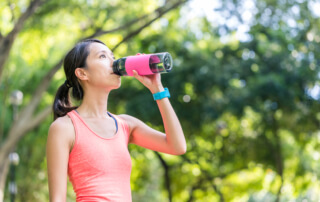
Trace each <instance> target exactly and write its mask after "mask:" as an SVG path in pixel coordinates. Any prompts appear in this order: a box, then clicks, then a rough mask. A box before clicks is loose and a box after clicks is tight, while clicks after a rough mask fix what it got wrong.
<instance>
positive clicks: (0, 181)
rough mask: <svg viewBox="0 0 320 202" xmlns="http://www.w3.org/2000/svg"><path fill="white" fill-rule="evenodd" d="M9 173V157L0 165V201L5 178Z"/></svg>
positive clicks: (2, 196) (2, 195)
mask: <svg viewBox="0 0 320 202" xmlns="http://www.w3.org/2000/svg"><path fill="white" fill-rule="evenodd" d="M8 172H9V156H7V158H6V159H4V161H3V162H2V163H1V164H0V201H3V198H4V190H5V186H6V178H7V175H8Z"/></svg>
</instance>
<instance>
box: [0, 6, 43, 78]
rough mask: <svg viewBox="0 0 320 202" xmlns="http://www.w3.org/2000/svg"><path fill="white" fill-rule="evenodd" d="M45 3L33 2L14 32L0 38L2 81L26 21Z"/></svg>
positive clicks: (16, 24) (21, 17)
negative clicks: (7, 63)
mask: <svg viewBox="0 0 320 202" xmlns="http://www.w3.org/2000/svg"><path fill="white" fill-rule="evenodd" d="M42 3H44V1H42V0H33V1H32V2H30V5H29V7H28V8H27V10H26V11H25V12H24V13H23V14H22V15H21V16H20V18H19V19H18V20H17V22H16V23H15V25H14V27H13V29H12V31H11V32H10V33H9V34H8V35H7V36H6V37H3V36H2V37H1V38H0V81H1V77H2V72H3V68H4V65H5V63H6V61H7V59H8V57H9V53H10V50H11V48H12V45H13V42H14V40H15V38H16V36H17V35H18V33H19V32H20V31H21V29H22V27H23V25H24V23H25V21H26V20H27V19H28V18H29V17H30V16H32V14H33V13H34V12H35V10H36V9H37V8H38V7H39V6H40V5H41V4H42Z"/></svg>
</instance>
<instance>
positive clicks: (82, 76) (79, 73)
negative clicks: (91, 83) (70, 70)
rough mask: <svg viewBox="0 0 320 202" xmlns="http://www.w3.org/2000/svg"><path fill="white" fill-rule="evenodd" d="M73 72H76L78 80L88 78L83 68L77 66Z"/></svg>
mask: <svg viewBox="0 0 320 202" xmlns="http://www.w3.org/2000/svg"><path fill="white" fill-rule="evenodd" d="M74 73H75V74H76V76H77V77H78V79H80V80H88V77H87V72H86V70H85V69H83V68H77V69H76V70H75V71H74Z"/></svg>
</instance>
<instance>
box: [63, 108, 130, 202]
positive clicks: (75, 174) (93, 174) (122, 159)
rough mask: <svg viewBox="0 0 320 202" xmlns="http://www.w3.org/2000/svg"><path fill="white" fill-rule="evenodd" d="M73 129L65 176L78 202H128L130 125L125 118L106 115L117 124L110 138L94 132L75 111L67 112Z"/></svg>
mask: <svg viewBox="0 0 320 202" xmlns="http://www.w3.org/2000/svg"><path fill="white" fill-rule="evenodd" d="M68 116H69V117H70V118H71V120H72V123H73V125H74V128H75V134H76V136H75V143H74V146H73V149H72V151H71V153H70V155H69V163H68V175H69V180H70V182H71V183H72V185H73V190H74V192H75V193H76V200H77V202H81V201H99V202H100V201H120V202H130V201H132V199H131V188H130V174H131V166H132V165H131V158H130V154H129V151H128V142H129V128H128V125H127V124H126V122H125V121H124V120H122V119H121V118H120V117H117V116H115V115H111V114H109V116H111V117H112V118H114V120H115V121H116V124H117V127H118V128H117V133H116V134H115V135H114V136H113V137H111V138H103V137H100V136H98V135H97V134H95V133H94V132H93V131H92V130H91V129H90V128H89V126H88V125H87V124H86V123H85V122H84V120H83V119H82V118H81V117H80V116H79V114H78V113H77V112H76V111H74V110H73V111H71V112H69V113H68Z"/></svg>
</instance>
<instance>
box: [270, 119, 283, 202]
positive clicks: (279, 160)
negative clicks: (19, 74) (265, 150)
mask: <svg viewBox="0 0 320 202" xmlns="http://www.w3.org/2000/svg"><path fill="white" fill-rule="evenodd" d="M272 133H273V136H274V140H275V141H274V147H275V153H274V154H275V162H276V169H277V173H278V174H279V175H280V178H281V182H280V187H279V189H278V192H277V198H276V200H275V201H276V202H279V201H280V198H281V190H282V186H283V180H284V179H283V170H284V163H283V155H282V149H281V139H280V137H279V130H278V124H277V120H276V118H275V114H274V113H273V114H272Z"/></svg>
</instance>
